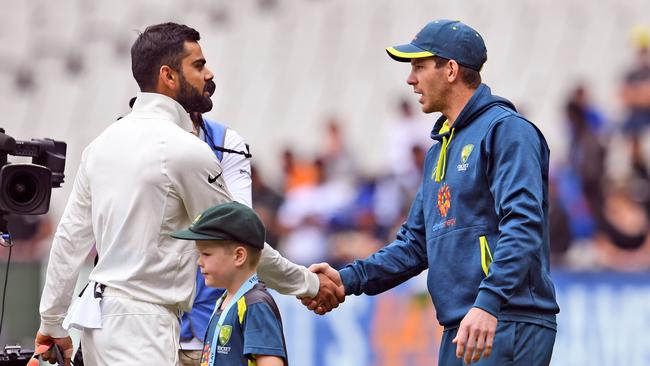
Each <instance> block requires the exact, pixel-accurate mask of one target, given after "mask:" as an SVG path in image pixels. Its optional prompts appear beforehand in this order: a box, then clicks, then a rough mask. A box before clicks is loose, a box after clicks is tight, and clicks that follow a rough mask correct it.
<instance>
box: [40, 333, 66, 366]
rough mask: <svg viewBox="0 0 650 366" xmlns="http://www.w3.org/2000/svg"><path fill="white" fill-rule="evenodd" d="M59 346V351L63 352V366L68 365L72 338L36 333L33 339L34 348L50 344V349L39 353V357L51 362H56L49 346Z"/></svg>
mask: <svg viewBox="0 0 650 366" xmlns="http://www.w3.org/2000/svg"><path fill="white" fill-rule="evenodd" d="M55 344H56V345H57V346H59V349H61V353H62V354H63V360H64V362H65V366H70V359H72V338H70V337H65V338H52V337H50V336H49V335H45V334H41V333H36V340H35V341H34V346H35V347H34V348H35V349H38V346H50V349H49V350H47V351H45V352H43V353H42V354H41V359H43V360H45V361H48V362H49V363H51V364H55V363H56V354H55V353H54V350H53V349H52V348H51V346H53V345H55Z"/></svg>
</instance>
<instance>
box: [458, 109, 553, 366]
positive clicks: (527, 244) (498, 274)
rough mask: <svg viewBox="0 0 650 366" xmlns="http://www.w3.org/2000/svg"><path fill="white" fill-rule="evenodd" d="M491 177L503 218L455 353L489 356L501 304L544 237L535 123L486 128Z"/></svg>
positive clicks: (543, 149) (543, 153)
mask: <svg viewBox="0 0 650 366" xmlns="http://www.w3.org/2000/svg"><path fill="white" fill-rule="evenodd" d="M486 148H487V153H488V171H487V176H488V181H489V185H490V192H491V193H492V196H493V197H494V203H495V211H496V213H497V215H498V216H499V217H500V218H501V219H500V221H499V240H498V242H497V243H496V247H495V249H494V252H493V261H492V263H491V264H490V268H489V272H488V275H487V277H486V278H485V279H483V281H482V282H481V285H480V286H479V293H478V296H477V298H476V301H475V302H474V307H472V308H471V309H470V310H469V312H468V313H467V315H465V317H464V318H463V320H462V321H461V323H460V327H459V328H458V333H457V335H456V338H454V339H453V343H455V344H456V357H458V358H463V359H464V362H465V363H467V364H469V363H470V362H477V361H478V360H479V359H480V358H481V357H488V356H489V355H490V354H491V352H492V344H493V340H494V335H495V331H496V326H497V316H498V314H499V311H500V309H501V305H502V304H504V303H506V302H507V301H508V299H509V298H510V297H511V296H512V294H513V292H514V290H515V289H516V288H517V287H518V286H519V285H520V283H521V282H522V281H523V279H524V276H526V274H527V273H528V270H529V268H530V261H531V260H534V258H536V257H538V256H539V253H540V247H541V246H542V245H543V241H544V239H543V238H544V230H545V229H544V204H545V202H544V196H543V193H544V190H545V189H546V187H544V179H545V177H546V176H547V174H548V171H547V170H546V169H547V168H548V148H547V146H546V144H545V143H544V141H543V137H541V136H540V135H539V134H538V132H537V131H536V130H535V128H534V127H533V126H532V125H530V124H529V123H528V122H526V121H523V120H521V119H519V118H517V117H512V119H510V120H506V121H504V122H503V123H500V124H498V125H497V126H495V128H494V129H493V130H492V131H491V132H490V133H489V134H488V142H487V145H486Z"/></svg>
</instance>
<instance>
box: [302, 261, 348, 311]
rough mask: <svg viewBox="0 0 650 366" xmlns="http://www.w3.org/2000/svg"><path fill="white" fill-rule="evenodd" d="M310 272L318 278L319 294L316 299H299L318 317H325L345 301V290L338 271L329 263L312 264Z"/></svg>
mask: <svg viewBox="0 0 650 366" xmlns="http://www.w3.org/2000/svg"><path fill="white" fill-rule="evenodd" d="M309 270H310V271H312V272H314V273H315V274H316V275H317V276H318V282H319V288H318V294H316V297H314V298H310V297H303V298H298V299H299V300H300V301H301V302H302V304H303V305H305V306H306V307H307V308H308V309H309V310H311V311H313V312H314V313H316V314H318V315H324V314H326V313H328V312H330V311H332V309H334V308H337V307H338V306H339V304H340V303H342V302H343V301H345V288H344V287H343V282H342V281H341V276H340V275H339V272H338V271H337V270H335V269H334V268H332V267H331V266H330V265H329V264H327V263H317V264H312V265H311V266H309Z"/></svg>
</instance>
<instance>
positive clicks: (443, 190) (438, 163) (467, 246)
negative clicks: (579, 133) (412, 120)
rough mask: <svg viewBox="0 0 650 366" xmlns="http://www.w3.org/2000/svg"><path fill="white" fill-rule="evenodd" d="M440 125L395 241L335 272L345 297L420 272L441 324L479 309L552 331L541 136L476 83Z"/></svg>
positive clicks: (545, 172) (554, 307) (545, 167)
mask: <svg viewBox="0 0 650 366" xmlns="http://www.w3.org/2000/svg"><path fill="white" fill-rule="evenodd" d="M444 122H445V118H444V116H443V117H441V118H440V119H439V120H438V121H437V123H436V125H435V126H434V129H433V132H432V134H431V136H432V138H433V139H434V140H436V141H438V143H436V144H434V145H433V146H432V147H431V149H430V150H429V151H428V152H427V156H426V159H425V166H424V177H423V180H422V182H421V184H420V188H419V190H418V193H417V195H416V197H415V200H414V202H413V205H412V207H411V210H410V212H409V215H408V218H407V221H406V222H405V223H404V224H403V225H402V227H401V228H400V230H399V232H398V233H397V238H396V240H395V241H393V242H392V243H390V244H389V245H387V246H386V247H384V248H383V249H381V250H380V251H378V252H377V253H375V254H373V255H372V256H370V257H368V258H367V259H365V260H357V261H355V262H354V263H352V264H349V265H347V266H346V267H345V268H343V269H342V270H341V272H340V273H341V278H342V280H343V284H344V285H345V290H346V294H355V295H359V294H362V293H364V294H368V295H374V294H378V293H381V292H383V291H386V290H388V289H390V288H393V287H395V286H397V285H399V284H400V283H402V282H404V281H406V280H408V279H409V278H411V277H413V276H416V275H418V274H419V273H421V272H422V271H423V270H425V269H427V268H428V269H429V273H428V289H429V293H430V294H431V298H432V300H433V303H434V305H435V308H436V313H437V316H438V321H439V322H440V324H441V325H443V326H445V327H455V326H458V324H459V323H460V321H461V320H462V318H463V317H464V316H465V314H467V312H468V311H469V309H470V308H471V307H478V308H481V309H483V310H485V311H487V312H489V313H490V314H492V315H494V316H497V317H498V319H499V320H514V321H523V322H530V323H535V324H539V325H543V326H546V327H550V328H553V329H555V327H556V322H555V314H557V313H558V312H559V307H558V305H557V302H556V301H555V289H554V287H553V283H552V282H551V279H550V276H549V243H548V159H549V150H548V146H547V144H546V141H545V139H544V136H543V135H542V133H541V132H540V131H539V130H538V129H537V128H536V127H535V126H534V125H533V124H532V123H531V122H529V121H527V120H526V119H525V118H523V117H522V116H521V115H519V114H518V113H517V112H516V111H515V108H514V106H513V105H512V103H510V102H509V101H507V100H505V99H503V98H500V97H497V96H493V95H492V94H491V92H490V88H489V87H487V86H486V85H484V84H481V85H480V86H479V87H478V89H477V90H476V91H475V92H474V95H473V96H472V98H471V99H470V100H469V102H468V103H467V105H466V106H465V108H464V109H463V110H462V111H461V113H460V115H459V116H458V118H457V120H456V121H455V123H454V125H453V126H452V128H451V129H450V130H449V129H448V128H446V126H445V127H443V125H444Z"/></svg>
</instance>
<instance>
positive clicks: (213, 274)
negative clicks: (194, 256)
mask: <svg viewBox="0 0 650 366" xmlns="http://www.w3.org/2000/svg"><path fill="white" fill-rule="evenodd" d="M196 250H197V251H198V252H199V260H198V261H197V263H198V265H199V267H200V268H201V274H202V275H203V278H204V279H205V285H206V286H208V287H227V286H228V285H229V284H230V282H231V279H232V278H233V275H234V273H235V271H236V268H237V267H236V265H235V261H236V255H235V248H234V247H232V246H230V245H221V244H218V242H215V241H209V240H197V241H196Z"/></svg>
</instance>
